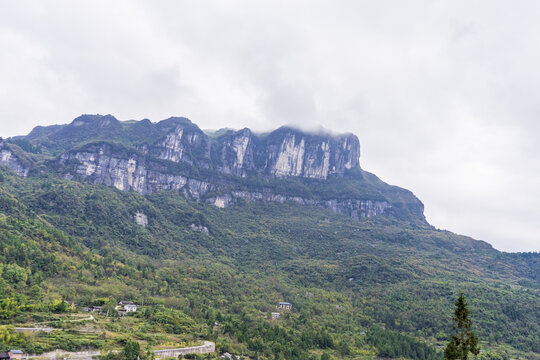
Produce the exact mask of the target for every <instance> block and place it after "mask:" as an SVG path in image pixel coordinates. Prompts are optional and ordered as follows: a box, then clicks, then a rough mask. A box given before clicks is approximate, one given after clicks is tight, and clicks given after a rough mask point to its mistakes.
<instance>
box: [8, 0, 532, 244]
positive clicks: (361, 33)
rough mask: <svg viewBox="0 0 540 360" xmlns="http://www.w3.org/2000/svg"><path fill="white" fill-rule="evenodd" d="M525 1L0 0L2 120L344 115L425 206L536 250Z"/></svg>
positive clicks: (336, 127)
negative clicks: (85, 116)
mask: <svg viewBox="0 0 540 360" xmlns="http://www.w3.org/2000/svg"><path fill="white" fill-rule="evenodd" d="M538 14H540V2H538V1H519V2H515V1H504V2H503V1H494V0H489V1H433V0H426V1H399V0H396V1H359V0H353V1H324V2H323V1H313V0H309V1H291V0H289V1H267V2H263V1H255V0H246V1H238V0H235V1H189V2H188V1H163V0H161V1H155V2H153V1H146V2H139V1H131V0H130V1H114V2H111V1H96V0H92V1H72V0H69V1H68V0H66V1H47V2H44V1H25V0H13V1H2V2H0V104H1V106H0V124H1V126H0V136H3V137H8V136H13V135H20V134H26V133H28V132H29V131H30V130H31V129H32V128H33V127H34V126H36V125H48V124H56V123H68V122H71V120H72V119H73V118H74V117H76V116H78V115H79V114H81V113H100V114H109V113H110V114H113V115H115V116H116V117H117V118H118V119H120V120H128V119H142V118H149V119H151V120H152V121H158V120H161V119H164V118H167V117H169V116H173V115H174V116H186V117H188V118H190V119H191V120H192V121H193V122H195V123H197V124H198V125H199V126H200V127H201V128H203V129H204V128H220V127H233V128H242V127H250V128H252V129H254V130H259V131H260V130H269V129H272V128H275V127H278V126H280V125H283V124H292V125H297V126H304V127H309V128H315V127H318V126H323V127H325V128H327V129H331V130H333V131H338V132H344V131H347V132H353V133H355V134H356V135H357V136H358V137H359V139H360V143H361V146H362V155H361V157H360V163H361V165H362V167H363V168H364V169H365V170H368V171H371V172H374V173H375V174H377V175H378V176H379V177H381V178H382V179H383V180H384V181H386V182H388V183H391V184H395V185H399V186H402V187H405V188H408V189H410V190H411V191H413V192H414V193H415V194H416V195H417V196H418V197H419V198H420V199H421V200H422V201H423V202H424V204H425V210H426V216H427V218H428V221H429V222H430V223H431V224H433V225H434V226H436V227H437V228H441V229H448V230H451V231H453V232H456V233H461V234H465V235H469V236H472V237H474V238H476V239H481V240H485V241H487V242H489V243H491V244H492V245H493V246H494V247H495V248H497V249H500V250H505V251H540V235H539V234H540V207H539V202H540V160H539V159H540V143H539V140H540V139H539V137H540V122H539V120H540V119H539V115H540V36H539V34H540V22H539V21H538Z"/></svg>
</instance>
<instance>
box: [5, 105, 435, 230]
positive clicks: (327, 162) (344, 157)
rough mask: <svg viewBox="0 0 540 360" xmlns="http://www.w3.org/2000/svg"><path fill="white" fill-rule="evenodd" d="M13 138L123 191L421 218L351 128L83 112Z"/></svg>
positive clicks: (66, 170) (73, 175)
mask: <svg viewBox="0 0 540 360" xmlns="http://www.w3.org/2000/svg"><path fill="white" fill-rule="evenodd" d="M8 141H9V139H8ZM16 141H19V142H21V141H28V142H30V143H31V144H32V146H36V147H40V148H41V149H43V151H42V152H44V153H46V154H48V155H49V158H48V159H47V157H46V156H44V157H43V159H47V161H45V162H44V163H45V167H48V168H49V169H51V168H52V169H54V172H55V173H59V174H61V175H62V176H63V177H65V178H66V179H73V180H78V181H84V182H90V183H94V184H104V185H107V186H114V187H116V188H118V189H120V190H123V191H128V190H135V191H138V192H140V193H142V194H147V193H152V192H155V191H162V190H176V191H181V192H182V193H183V194H184V195H185V196H186V197H188V198H191V199H194V200H197V201H204V202H207V203H211V204H214V205H216V206H220V207H225V206H231V205H234V204H235V203H237V202H238V201H248V202H251V201H277V202H284V201H296V202H299V203H301V204H308V205H317V206H322V207H326V208H329V209H332V210H333V211H335V212H339V213H344V214H347V215H349V216H351V217H353V218H360V217H365V216H367V217H369V216H377V215H387V216H393V217H396V218H407V219H409V220H411V221H418V222H421V223H425V217H424V215H423V204H422V203H421V201H420V200H418V199H417V198H416V197H415V196H414V195H413V194H412V193H411V192H410V191H408V190H405V189H401V188H399V187H395V186H390V185H387V184H386V183H384V182H382V181H381V180H380V179H378V178H377V177H376V176H374V175H372V174H370V173H368V172H366V171H364V170H363V169H362V168H361V167H360V163H359V158H360V142H359V140H358V138H357V137H356V136H355V135H353V134H351V133H345V134H330V133H325V132H321V131H320V130H319V131H315V132H305V131H302V130H299V129H296V128H293V127H291V126H282V127H279V128H278V129H276V130H274V131H272V132H269V133H265V134H263V135H260V134H259V135H257V134H255V133H253V132H252V131H251V130H250V129H248V128H244V129H241V130H225V131H221V130H218V131H217V132H216V133H214V134H211V135H208V134H206V133H204V132H203V131H202V130H201V129H200V128H199V127H198V126H197V125H196V124H194V123H193V122H191V121H190V120H189V119H187V118H184V117H170V118H168V119H165V120H162V121H159V122H156V123H152V122H150V121H149V120H148V119H143V120H140V121H133V120H130V121H119V120H117V119H116V118H115V117H114V116H112V115H81V116H79V117H77V118H75V119H74V120H73V121H72V122H71V123H70V124H66V125H53V127H52V128H50V129H49V128H47V127H45V128H44V127H36V128H34V129H33V130H32V131H31V132H30V133H29V134H28V135H27V136H22V137H17V138H16ZM4 148H5V146H4ZM4 164H7V165H8V166H10V165H9V164H11V166H13V167H14V168H15V167H16V165H17V164H15V163H14V161H13V160H11V161H7V160H5V161H4ZM20 167H21V166H19V168H20ZM30 170H31V169H26V168H24V169H23V170H22V171H21V170H20V169H19V173H20V174H23V175H24V174H28V173H29V172H30V173H32V172H31V171H30ZM25 176H26V175H25ZM328 182H331V183H332V188H333V190H332V191H330V186H328V184H327V183H328ZM336 189H343V190H339V191H340V192H339V191H338V192H339V193H336ZM344 189H346V190H344ZM332 192H334V194H333V195H332V194H331V193H332ZM325 193H326V194H327V195H323V196H320V194H325Z"/></svg>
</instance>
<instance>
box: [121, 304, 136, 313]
mask: <svg viewBox="0 0 540 360" xmlns="http://www.w3.org/2000/svg"><path fill="white" fill-rule="evenodd" d="M124 310H125V311H126V312H135V311H137V305H135V304H128V305H124Z"/></svg>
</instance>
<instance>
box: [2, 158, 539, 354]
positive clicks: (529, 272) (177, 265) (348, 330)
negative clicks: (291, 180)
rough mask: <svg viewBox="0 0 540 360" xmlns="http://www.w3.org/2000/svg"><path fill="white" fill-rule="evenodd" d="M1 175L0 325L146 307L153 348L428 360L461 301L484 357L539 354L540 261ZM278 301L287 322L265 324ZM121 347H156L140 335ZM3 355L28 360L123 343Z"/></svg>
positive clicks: (417, 232) (267, 208)
mask: <svg viewBox="0 0 540 360" xmlns="http://www.w3.org/2000/svg"><path fill="white" fill-rule="evenodd" d="M0 171H1V173H0V213H2V215H1V216H0V229H1V231H0V274H1V279H0V282H1V285H2V286H0V288H1V289H2V290H0V291H1V293H0V319H1V321H2V322H3V323H4V324H20V323H28V322H32V321H38V320H40V319H37V318H36V317H39V318H41V319H43V318H45V319H47V316H48V315H47V314H49V313H50V314H54V313H59V312H66V311H70V310H69V309H68V308H66V306H65V305H64V304H66V303H64V302H62V301H61V300H66V301H67V302H68V303H70V304H71V303H77V304H83V305H84V304H95V303H97V302H101V303H105V305H106V304H107V301H109V303H114V302H115V301H117V300H122V299H131V300H134V301H136V302H137V303H139V304H146V306H145V307H144V308H143V310H141V311H140V313H139V314H138V315H137V316H138V317H139V318H138V319H139V320H140V321H141V324H143V323H147V324H149V325H152V324H154V325H152V326H154V327H153V330H155V331H154V333H156V334H159V333H160V332H163V333H171V334H177V335H178V336H183V335H185V336H186V337H187V336H188V335H189V339H191V340H196V339H209V340H215V341H216V342H217V346H218V349H219V350H221V351H230V352H236V353H241V352H244V353H246V354H251V355H252V356H255V355H259V356H261V358H287V359H306V358H309V357H310V356H311V357H314V358H319V357H320V356H321V354H323V352H327V353H329V354H331V355H332V356H335V357H337V358H361V356H366V358H370V356H374V355H375V354H380V355H382V356H387V357H397V356H399V355H401V356H404V357H408V358H412V359H436V358H439V357H440V353H439V354H437V353H436V351H435V347H434V346H435V345H443V344H444V343H445V342H446V341H447V339H448V336H449V334H450V332H451V321H450V316H451V312H452V306H453V305H452V304H453V301H454V299H455V297H456V296H457V294H458V293H459V292H464V293H465V295H466V296H467V298H468V299H469V300H470V308H471V316H472V318H473V319H474V322H475V330H476V331H477V333H478V335H479V338H480V340H481V345H482V347H483V348H484V350H485V352H484V356H487V354H489V353H491V354H492V355H490V356H491V357H492V358H496V357H495V355H494V354H496V353H497V354H499V355H500V356H502V358H504V356H509V355H504V354H514V356H515V354H519V356H520V357H521V358H531V359H534V358H538V355H535V354H533V352H534V353H536V354H538V353H540V348H539V346H540V338H539V334H540V294H539V290H538V287H539V282H538V273H539V268H538V254H517V255H514V254H504V253H500V252H498V251H496V250H494V249H493V248H492V247H491V246H490V245H489V244H487V243H485V242H480V241H475V240H473V239H470V238H467V237H463V236H458V235H455V234H452V233H449V232H444V231H437V230H435V229H433V228H432V227H430V226H429V225H427V224H421V223H417V222H414V223H411V222H407V221H402V220H398V219H395V218H391V217H383V216H378V217H373V218H363V219H360V220H355V219H353V218H350V217H348V216H345V215H341V214H336V213H333V212H331V211H329V210H325V209H322V208H319V207H315V206H305V205H303V206H301V205H299V204H297V203H294V202H286V203H283V204H279V203H261V202H258V203H242V202H240V203H238V204H236V205H235V206H232V207H229V208H225V209H220V208H217V207H215V206H212V205H208V204H204V203H201V202H193V201H188V200H186V199H185V197H183V196H182V195H181V194H179V193H178V192H174V191H163V192H157V193H154V194H150V195H144V196H143V195H141V194H138V193H136V192H133V191H129V192H122V191H119V190H117V189H114V188H109V187H105V186H100V185H86V184H81V183H78V182H73V181H67V180H60V179H58V178H56V177H54V176H50V175H43V176H39V177H37V176H36V177H29V178H26V179H23V178H20V177H18V176H17V175H15V174H13V173H12V172H11V171H9V170H8V169H6V168H2V170H0ZM137 213H142V214H144V216H146V218H147V225H146V226H142V225H140V224H138V223H136V221H135V215H136V214H137ZM104 299H105V300H104ZM279 301H289V302H291V303H292V304H293V310H292V311H291V312H287V313H285V314H284V315H285V316H284V317H283V318H282V319H280V320H278V321H272V320H270V319H269V313H270V312H272V311H275V308H276V304H277V302H279ZM215 323H217V324H218V325H215ZM149 325H148V326H149ZM117 326H119V325H117ZM138 326H139V325H138ZM140 326H141V327H142V326H143V325H140ZM6 331H7V330H6ZM147 331H148V328H147ZM124 332H125V333H127V334H128V336H131V337H133V338H135V339H139V340H141V341H147V342H148V343H149V344H150V345H152V344H158V343H160V340H159V339H160V338H159V336H158V335H155V338H144V335H143V334H144V331H142V330H141V328H137V329H135V330H129V331H127V330H126V331H124ZM182 334H183V335H182ZM74 337H75V338H76V336H75V335H74ZM10 341H12V342H11V345H13V344H17V341H19V342H20V346H22V347H26V348H27V349H28V350H29V351H32V350H33V351H37V352H39V351H44V350H48V349H49V348H50V347H55V346H67V345H66V344H69V346H70V348H71V349H77V348H88V347H105V346H109V347H110V346H112V347H114V346H121V343H122V341H123V340H121V339H116V338H103V339H102V338H96V339H94V338H92V339H90V340H88V341H85V342H77V341H75V340H71V342H66V341H59V340H58V339H57V338H53V337H52V335H51V338H50V339H49V338H47V339H41V340H39V341H34V342H32V341H27V342H21V340H20V339H19V340H17V339H16V338H15V340H13V339H12V340H10ZM11 345H10V344H8V342H4V347H8V346H11ZM370 354H371V355H370ZM499 355H497V356H499Z"/></svg>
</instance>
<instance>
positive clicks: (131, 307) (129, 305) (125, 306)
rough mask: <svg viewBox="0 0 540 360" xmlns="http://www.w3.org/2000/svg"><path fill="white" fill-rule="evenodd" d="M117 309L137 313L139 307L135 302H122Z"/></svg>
mask: <svg viewBox="0 0 540 360" xmlns="http://www.w3.org/2000/svg"><path fill="white" fill-rule="evenodd" d="M115 309H116V310H118V311H124V312H135V311H137V305H135V304H134V303H133V301H120V302H119V303H118V306H117V307H116V308H115Z"/></svg>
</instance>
